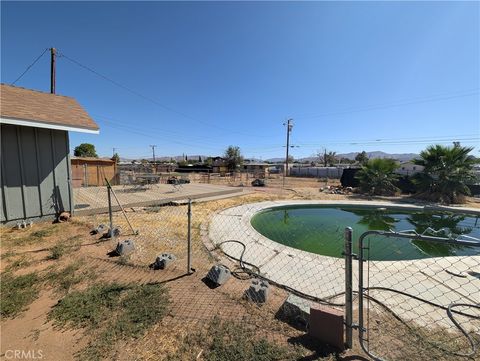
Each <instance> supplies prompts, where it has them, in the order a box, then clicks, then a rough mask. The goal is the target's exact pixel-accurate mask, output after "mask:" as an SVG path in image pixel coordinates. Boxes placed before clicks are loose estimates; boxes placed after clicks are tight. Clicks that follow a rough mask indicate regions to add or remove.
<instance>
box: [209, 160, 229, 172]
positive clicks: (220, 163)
mask: <svg viewBox="0 0 480 361" xmlns="http://www.w3.org/2000/svg"><path fill="white" fill-rule="evenodd" d="M212 172H213V173H221V174H225V173H227V172H228V163H227V160H226V159H225V158H222V157H215V158H212Z"/></svg>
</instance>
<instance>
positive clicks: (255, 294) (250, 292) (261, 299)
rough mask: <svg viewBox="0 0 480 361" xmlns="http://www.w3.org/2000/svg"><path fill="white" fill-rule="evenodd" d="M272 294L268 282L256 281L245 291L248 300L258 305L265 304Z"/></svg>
mask: <svg viewBox="0 0 480 361" xmlns="http://www.w3.org/2000/svg"><path fill="white" fill-rule="evenodd" d="M269 294H270V285H269V284H268V282H267V281H264V280H260V279H254V280H252V284H251V285H250V287H249V288H248V289H247V290H246V291H245V296H246V297H247V299H249V300H251V301H253V302H256V303H265V302H267V300H268V295H269Z"/></svg>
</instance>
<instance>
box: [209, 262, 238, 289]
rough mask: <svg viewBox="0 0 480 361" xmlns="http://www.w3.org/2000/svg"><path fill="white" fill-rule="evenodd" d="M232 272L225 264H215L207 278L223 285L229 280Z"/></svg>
mask: <svg viewBox="0 0 480 361" xmlns="http://www.w3.org/2000/svg"><path fill="white" fill-rule="evenodd" d="M231 275H232V273H231V272H230V270H229V269H228V268H227V267H226V266H224V265H221V264H219V265H215V266H213V267H212V268H210V271H208V273H207V278H208V279H209V280H210V281H212V282H213V283H215V284H217V285H223V284H224V283H225V282H227V281H228V279H229V278H230V276H231Z"/></svg>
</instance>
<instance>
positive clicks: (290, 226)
mask: <svg viewBox="0 0 480 361" xmlns="http://www.w3.org/2000/svg"><path fill="white" fill-rule="evenodd" d="M250 222H251V225H252V226H253V228H254V229H255V230H256V231H257V232H259V233H260V234H261V235H263V236H265V237H267V238H269V239H270V240H273V241H275V242H278V243H280V244H283V245H285V246H289V247H293V248H296V249H300V250H303V251H307V252H310V253H315V254H320V255H324V256H330V257H338V258H340V257H343V256H342V251H343V248H344V238H343V233H344V229H345V227H352V228H353V232H354V237H353V249H354V251H356V250H357V249H358V243H357V242H358V237H359V236H360V235H361V234H362V233H363V232H366V231H368V230H385V231H387V230H390V229H392V230H396V231H404V230H415V231H416V232H418V233H423V232H425V230H427V228H429V227H430V228H433V229H435V230H441V232H440V233H438V234H436V235H437V236H440V237H445V236H448V235H450V234H452V235H457V236H458V235H464V236H470V237H475V238H480V219H479V216H478V215H473V214H464V213H452V212H432V211H425V210H407V209H397V208H385V207H373V208H372V207H361V206H357V205H355V206H348V205H341V206H325V205H318V204H308V205H307V204H304V205H285V206H279V207H273V208H267V209H264V210H261V211H260V212H258V213H256V214H255V215H254V216H253V217H252V218H251V220H250ZM429 234H430V235H433V234H431V233H429ZM369 239H370V242H369V249H368V256H369V259H371V260H385V261H394V260H410V259H422V258H431V257H448V256H471V255H479V254H480V248H478V247H475V248H474V247H467V246H456V245H451V244H437V243H431V242H425V241H419V240H409V239H400V238H386V237H381V236H370V237H369Z"/></svg>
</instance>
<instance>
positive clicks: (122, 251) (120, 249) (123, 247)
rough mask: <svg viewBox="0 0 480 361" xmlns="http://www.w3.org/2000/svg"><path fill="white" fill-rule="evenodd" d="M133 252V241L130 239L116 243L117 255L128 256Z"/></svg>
mask: <svg viewBox="0 0 480 361" xmlns="http://www.w3.org/2000/svg"><path fill="white" fill-rule="evenodd" d="M134 250H135V245H134V244H133V241H132V240H130V239H126V240H124V241H121V242H118V243H117V248H115V252H117V254H119V255H120V256H124V255H127V254H130V253H132V252H133V251H134Z"/></svg>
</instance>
